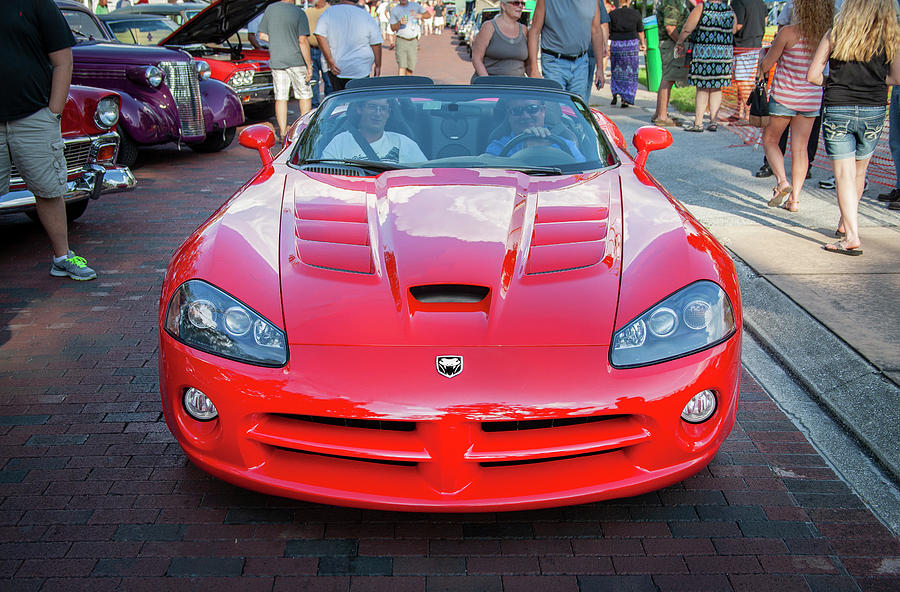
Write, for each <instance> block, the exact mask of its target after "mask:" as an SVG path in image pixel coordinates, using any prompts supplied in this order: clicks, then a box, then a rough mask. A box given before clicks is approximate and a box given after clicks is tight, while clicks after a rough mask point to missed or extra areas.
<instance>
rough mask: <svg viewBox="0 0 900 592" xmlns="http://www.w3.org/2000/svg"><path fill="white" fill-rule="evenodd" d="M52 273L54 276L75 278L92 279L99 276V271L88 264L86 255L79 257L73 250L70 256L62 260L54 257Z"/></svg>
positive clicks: (51, 267) (51, 266)
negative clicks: (85, 258)
mask: <svg viewBox="0 0 900 592" xmlns="http://www.w3.org/2000/svg"><path fill="white" fill-rule="evenodd" d="M50 275H52V276H54V277H65V276H69V277H70V278H72V279H73V280H82V281H83V280H92V279H94V278H95V277H97V272H96V271H94V270H93V269H91V268H90V267H88V266H87V261H85V260H84V257H79V256H78V255H76V254H75V253H73V252H72V251H69V256H68V257H66V258H65V259H63V260H62V261H59V262H57V261H56V259H55V258H54V259H53V263H52V264H51V265H50Z"/></svg>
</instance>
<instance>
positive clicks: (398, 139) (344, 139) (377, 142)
mask: <svg viewBox="0 0 900 592" xmlns="http://www.w3.org/2000/svg"><path fill="white" fill-rule="evenodd" d="M348 111H349V116H350V123H351V126H352V127H351V129H349V130H347V131H343V132H341V133H339V134H338V135H336V136H335V137H334V138H333V139H332V140H331V142H329V143H328V145H327V146H325V150H323V151H322V158H329V159H350V160H378V161H381V162H396V163H398V164H400V163H407V162H422V161H425V160H428V159H427V158H426V157H425V154H423V153H422V150H421V149H420V148H419V145H418V144H416V143H415V142H414V141H413V140H411V139H409V138H408V137H406V136H404V135H403V134H398V133H396V132H388V131H385V129H384V126H385V125H386V124H387V121H388V118H389V117H390V115H391V105H390V103H389V102H388V100H387V99H370V100H368V101H362V102H359V103H355V104H352V105H350V107H349V109H348ZM363 144H365V146H363ZM373 157H377V158H373Z"/></svg>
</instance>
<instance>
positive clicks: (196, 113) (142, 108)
mask: <svg viewBox="0 0 900 592" xmlns="http://www.w3.org/2000/svg"><path fill="white" fill-rule="evenodd" d="M56 4H57V6H59V9H60V11H62V14H63V16H64V17H65V18H66V20H67V21H68V23H69V27H70V28H71V29H72V32H73V33H74V34H75V39H76V41H77V42H78V44H77V45H76V46H75V47H73V48H72V52H73V54H74V57H75V69H74V72H73V74H72V82H73V83H78V84H85V85H90V86H95V87H100V88H107V89H112V90H115V91H117V92H118V93H119V94H120V95H121V96H122V107H121V115H120V118H119V135H120V136H121V144H120V146H119V162H120V163H122V164H125V165H127V166H132V165H133V164H134V162H135V160H136V159H137V150H138V146H147V145H151V144H163V143H166V142H178V143H180V144H186V145H188V146H190V147H191V148H193V149H194V150H196V151H198V152H215V151H217V150H222V149H223V148H225V147H227V146H228V145H229V144H231V142H232V140H233V139H234V133H235V129H236V128H237V126H238V125H240V124H241V123H243V122H244V111H243V109H242V107H241V101H240V99H238V97H237V95H235V93H234V91H233V90H231V88H229V87H228V85H226V84H224V83H222V82H219V81H218V80H212V79H210V77H209V66H208V65H206V64H205V63H203V62H198V61H196V60H194V59H193V58H192V57H191V56H190V55H189V54H188V53H187V52H184V51H180V50H173V49H166V48H163V47H148V46H139V45H126V44H124V43H120V42H118V41H117V40H116V39H115V37H113V36H112V34H110V32H109V30H108V29H107V28H106V27H105V26H104V25H103V24H102V23H101V22H100V21H99V20H98V19H97V18H96V17H95V16H94V14H93V13H92V12H91V11H90V10H89V9H87V8H85V7H84V6H83V5H81V4H78V3H76V2H71V1H68V0H56Z"/></svg>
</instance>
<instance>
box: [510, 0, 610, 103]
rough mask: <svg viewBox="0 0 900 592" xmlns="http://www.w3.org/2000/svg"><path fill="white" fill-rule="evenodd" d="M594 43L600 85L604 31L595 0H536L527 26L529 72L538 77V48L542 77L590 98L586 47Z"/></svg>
mask: <svg viewBox="0 0 900 592" xmlns="http://www.w3.org/2000/svg"><path fill="white" fill-rule="evenodd" d="M592 46H593V54H594V59H595V60H596V62H597V71H596V73H595V75H594V82H596V83H597V84H598V85H600V86H602V85H603V82H604V75H603V70H604V66H603V57H604V55H605V54H606V35H605V34H604V32H603V24H602V19H601V13H600V7H599V5H598V3H597V0H552V1H551V2H545V0H537V4H535V7H534V13H533V15H532V19H531V28H530V29H529V30H528V59H529V63H530V64H531V66H530V68H529V71H528V75H529V76H531V77H532V78H540V77H541V73H540V72H539V71H538V60H537V57H538V49H539V48H540V52H541V70H542V71H543V77H544V78H547V79H549V80H554V81H556V82H558V83H559V84H560V86H562V87H563V88H564V89H565V90H568V91H570V92H573V93H576V94H578V95H580V96H581V97H582V98H583V99H584V100H585V102H587V101H588V99H589V98H590V84H591V80H590V79H589V78H588V66H589V64H588V61H589V60H588V50H589V49H590V48H591V47H592Z"/></svg>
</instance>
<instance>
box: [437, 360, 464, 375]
mask: <svg viewBox="0 0 900 592" xmlns="http://www.w3.org/2000/svg"><path fill="white" fill-rule="evenodd" d="M462 368H463V359H462V356H438V357H437V371H438V374H440V375H442V376H446V377H447V378H453V377H454V376H456V375H457V374H459V373H460V372H462Z"/></svg>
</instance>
